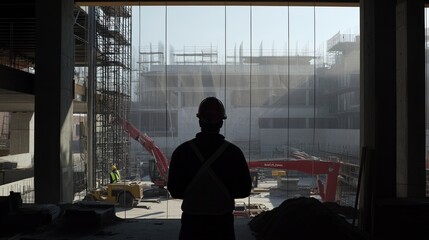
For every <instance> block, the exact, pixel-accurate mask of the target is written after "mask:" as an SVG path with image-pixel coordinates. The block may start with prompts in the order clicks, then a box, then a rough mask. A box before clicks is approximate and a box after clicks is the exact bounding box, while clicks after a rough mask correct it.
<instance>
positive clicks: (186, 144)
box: [173, 139, 193, 153]
mask: <svg viewBox="0 0 429 240" xmlns="http://www.w3.org/2000/svg"><path fill="white" fill-rule="evenodd" d="M192 140H193V139H190V140H187V141H185V142H182V143H181V144H179V146H177V147H176V149H174V151H173V153H174V152H180V151H183V150H185V149H188V148H189V147H190V146H189V141H192Z"/></svg>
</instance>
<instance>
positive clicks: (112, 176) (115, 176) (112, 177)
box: [110, 164, 121, 183]
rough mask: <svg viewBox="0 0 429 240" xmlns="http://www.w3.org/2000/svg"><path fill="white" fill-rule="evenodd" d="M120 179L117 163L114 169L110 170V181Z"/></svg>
mask: <svg viewBox="0 0 429 240" xmlns="http://www.w3.org/2000/svg"><path fill="white" fill-rule="evenodd" d="M119 180H121V174H119V171H118V169H117V168H116V165H115V164H113V165H112V171H111V172H110V183H116V182H118V181H119Z"/></svg>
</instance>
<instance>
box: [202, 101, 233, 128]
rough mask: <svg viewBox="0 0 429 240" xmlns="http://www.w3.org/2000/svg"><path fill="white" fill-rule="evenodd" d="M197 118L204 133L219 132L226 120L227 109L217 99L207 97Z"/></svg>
mask: <svg viewBox="0 0 429 240" xmlns="http://www.w3.org/2000/svg"><path fill="white" fill-rule="evenodd" d="M197 117H198V118H199V119H200V121H199V122H200V127H201V129H202V130H203V131H204V130H209V131H219V129H220V128H221V127H222V124H223V120H224V119H226V113H225V107H224V106H223V104H222V102H221V101H220V100H219V99H217V98H216V97H207V98H205V99H204V100H203V101H201V103H200V106H199V107H198V113H197Z"/></svg>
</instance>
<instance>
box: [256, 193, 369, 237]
mask: <svg viewBox="0 0 429 240" xmlns="http://www.w3.org/2000/svg"><path fill="white" fill-rule="evenodd" d="M333 205H334V204H333V203H329V204H326V205H325V204H324V203H322V202H320V201H319V200H317V199H315V198H311V197H299V198H293V199H288V200H286V201H284V202H283V203H282V204H280V206H278V207H276V208H274V209H272V210H270V211H267V212H263V213H261V214H259V215H257V216H255V217H254V218H253V219H252V220H251V221H250V222H249V227H250V228H251V229H252V231H253V232H254V233H255V236H256V239H258V240H259V239H260V240H277V239H286V238H287V239H327V240H366V239H368V237H367V236H366V235H365V234H364V233H363V232H361V231H360V230H359V229H358V228H357V227H355V226H353V225H352V224H350V223H349V222H348V221H347V220H346V218H345V217H344V216H342V215H339V214H338V213H336V212H335V211H334V210H333V209H334V208H333Z"/></svg>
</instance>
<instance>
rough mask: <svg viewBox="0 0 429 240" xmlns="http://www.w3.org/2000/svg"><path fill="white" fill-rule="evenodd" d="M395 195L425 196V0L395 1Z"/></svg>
mask: <svg viewBox="0 0 429 240" xmlns="http://www.w3.org/2000/svg"><path fill="white" fill-rule="evenodd" d="M397 2H398V4H397V15H396V17H397V18H396V31H397V32H396V45H397V52H396V55H397V64H396V66H397V67H396V72H397V80H396V81H397V104H398V106H397V134H398V138H397V196H398V197H408V198H423V197H425V196H426V171H425V141H426V140H425V135H426V133H425V132H426V130H425V111H426V109H425V108H426V107H425V29H424V27H425V26H424V21H425V16H424V1H423V0H397Z"/></svg>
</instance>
